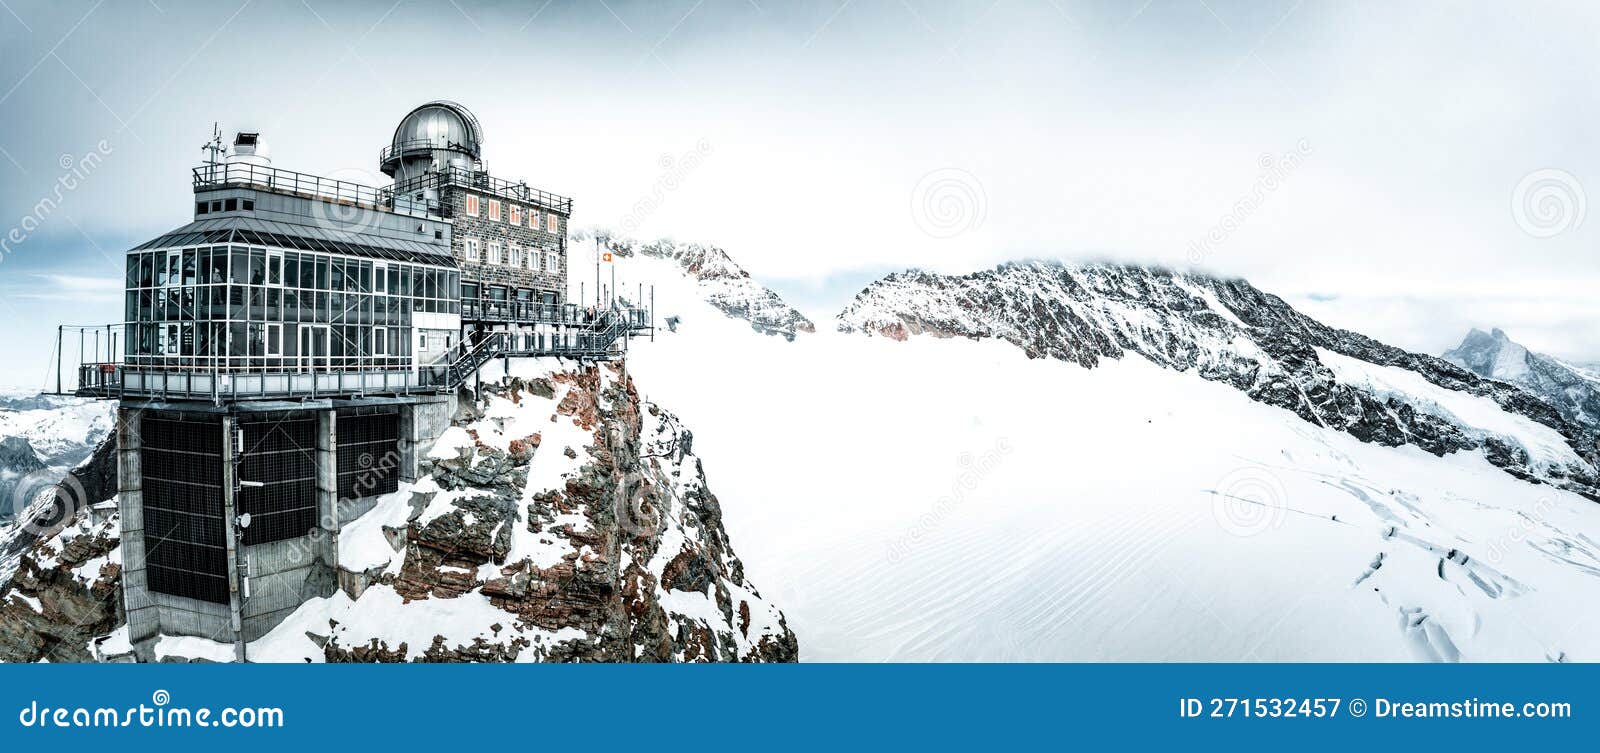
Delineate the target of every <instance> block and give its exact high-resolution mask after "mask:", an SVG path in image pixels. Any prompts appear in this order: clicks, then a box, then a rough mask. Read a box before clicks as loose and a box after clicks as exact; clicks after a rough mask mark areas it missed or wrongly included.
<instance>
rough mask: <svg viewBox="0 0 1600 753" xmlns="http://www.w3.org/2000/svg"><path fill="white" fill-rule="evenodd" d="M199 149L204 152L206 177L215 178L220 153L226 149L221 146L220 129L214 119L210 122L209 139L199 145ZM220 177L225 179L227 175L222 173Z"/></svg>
mask: <svg viewBox="0 0 1600 753" xmlns="http://www.w3.org/2000/svg"><path fill="white" fill-rule="evenodd" d="M200 151H202V152H205V153H206V168H207V169H206V173H207V176H206V177H207V178H209V179H211V180H215V179H216V178H217V168H219V167H221V166H222V153H223V152H224V151H227V150H226V149H224V148H223V146H222V129H221V128H220V124H219V123H217V122H216V121H212V122H211V140H210V141H207V142H206V143H205V144H203V145H201V147H200ZM222 177H223V178H224V179H226V178H227V175H226V174H224V175H223V176H222Z"/></svg>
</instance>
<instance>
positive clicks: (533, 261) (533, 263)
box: [528, 249, 539, 272]
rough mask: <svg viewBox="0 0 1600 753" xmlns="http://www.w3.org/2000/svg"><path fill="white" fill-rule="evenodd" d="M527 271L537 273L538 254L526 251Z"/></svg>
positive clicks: (530, 250)
mask: <svg viewBox="0 0 1600 753" xmlns="http://www.w3.org/2000/svg"><path fill="white" fill-rule="evenodd" d="M528 269H531V270H533V271H535V272H537V271H539V252H538V251H534V250H533V249H528Z"/></svg>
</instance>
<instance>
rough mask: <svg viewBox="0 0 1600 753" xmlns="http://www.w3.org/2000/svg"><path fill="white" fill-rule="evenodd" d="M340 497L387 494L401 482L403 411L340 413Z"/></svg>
mask: <svg viewBox="0 0 1600 753" xmlns="http://www.w3.org/2000/svg"><path fill="white" fill-rule="evenodd" d="M338 431H339V439H338V447H339V452H338V456H339V458H338V462H339V498H340V499H353V498H356V497H370V496H373V495H375V494H388V493H390V492H392V491H394V490H396V489H398V488H399V486H400V415H399V414H398V413H371V414H364V415H346V414H344V413H340V414H339V421H338Z"/></svg>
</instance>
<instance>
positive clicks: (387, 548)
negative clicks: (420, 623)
mask: <svg viewBox="0 0 1600 753" xmlns="http://www.w3.org/2000/svg"><path fill="white" fill-rule="evenodd" d="M437 489H438V485H437V484H436V483H434V481H433V478H432V477H431V476H430V477H427V478H424V479H422V480H421V481H418V482H417V483H415V484H412V483H402V484H400V486H399V488H397V489H396V490H395V491H394V492H392V493H389V494H385V495H383V496H381V497H379V498H378V501H377V503H375V504H374V505H373V507H372V509H371V510H368V511H367V512H366V513H364V514H362V515H361V516H360V517H358V518H356V519H355V520H352V521H350V522H349V523H348V524H346V525H345V526H344V527H343V528H342V529H341V530H340V531H339V566H340V567H342V568H344V569H345V570H349V571H350V572H355V573H359V572H365V571H367V570H371V569H374V568H379V567H384V566H386V565H388V564H389V562H390V560H393V559H394V558H395V555H396V554H397V552H396V551H395V548H394V546H393V545H392V544H390V543H389V537H388V536H387V535H386V534H385V533H384V531H383V529H384V528H385V527H389V528H404V527H405V525H406V520H407V518H408V517H409V516H410V514H411V495H412V493H413V492H430V491H435V490H437Z"/></svg>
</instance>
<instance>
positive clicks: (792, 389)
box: [618, 259, 1600, 661]
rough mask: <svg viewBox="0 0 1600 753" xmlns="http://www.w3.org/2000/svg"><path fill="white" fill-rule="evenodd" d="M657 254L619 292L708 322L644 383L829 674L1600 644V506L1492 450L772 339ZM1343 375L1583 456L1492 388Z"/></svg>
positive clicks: (690, 606) (1487, 653) (1119, 365)
mask: <svg viewBox="0 0 1600 753" xmlns="http://www.w3.org/2000/svg"><path fill="white" fill-rule="evenodd" d="M654 262H656V260H650V259H626V260H622V261H620V262H619V264H623V265H625V266H623V267H621V268H619V271H618V274H619V278H620V277H622V276H623V275H624V274H626V276H627V279H629V280H630V281H632V280H644V281H646V282H651V281H653V282H655V283H656V300H657V320H658V321H661V320H662V319H664V318H665V317H667V316H672V315H678V316H680V317H681V319H682V323H681V324H680V326H679V327H678V332H677V333H675V334H668V333H666V332H665V330H663V331H662V333H660V334H658V336H657V339H656V342H654V343H651V342H648V341H647V340H635V341H634V343H633V352H632V354H631V356H630V359H629V369H630V371H631V372H632V373H633V376H634V378H635V380H636V382H637V384H638V385H639V388H640V390H641V391H642V392H643V393H644V397H646V398H647V399H650V400H653V401H656V402H659V403H661V404H662V405H665V406H668V407H670V408H671V409H672V410H673V411H674V412H675V413H677V414H678V415H679V416H680V417H681V418H682V419H683V421H684V423H685V424H686V425H687V426H689V427H692V428H693V430H694V434H695V445H694V447H695V451H696V454H698V455H699V456H700V457H701V458H703V459H704V466H705V471H706V474H707V476H708V478H709V482H710V486H711V488H712V489H713V490H714V491H715V492H716V493H717V495H718V498H719V499H720V500H721V503H722V508H723V514H724V523H725V525H726V527H727V530H728V534H729V537H730V539H731V541H732V542H733V545H734V547H735V549H736V550H737V551H738V552H739V554H740V556H741V560H742V561H743V563H744V565H745V570H746V572H747V574H748V575H749V577H750V578H751V580H752V581H753V582H755V583H758V584H760V585H761V589H762V594H763V596H765V597H766V598H768V599H770V600H771V601H772V602H773V603H774V604H776V605H777V606H778V607H779V608H781V609H783V611H784V613H785V614H786V615H787V617H788V622H789V625H790V627H792V628H793V629H794V630H795V632H796V634H797V635H798V637H799V640H800V647H801V656H802V658H803V659H805V660H812V661H837V660H861V661H879V660H895V661H930V660H1007V659H1013V660H1139V661H1162V660H1188V661H1193V660H1338V661H1353V660H1369V661H1370V660H1377V661H1388V660H1435V659H1462V660H1528V661H1543V660H1546V659H1556V658H1565V659H1570V660H1590V661H1593V660H1600V633H1597V632H1596V631H1594V630H1591V629H1587V628H1586V626H1592V625H1594V624H1596V623H1597V621H1600V543H1596V542H1597V541H1600V505H1596V504H1594V503H1592V502H1589V501H1588V500H1585V499H1582V498H1579V497H1577V496H1575V495H1572V494H1569V493H1566V492H1561V491H1558V490H1555V489H1553V488H1551V487H1549V486H1539V485H1532V484H1528V483H1524V482H1522V481H1519V480H1517V479H1516V478H1514V477H1512V476H1510V475H1509V474H1507V473H1505V472H1504V471H1502V470H1500V469H1498V468H1495V467H1494V466H1492V465H1490V464H1489V463H1488V462H1487V461H1486V460H1485V459H1484V458H1483V457H1482V455H1481V454H1480V453H1455V454H1452V455H1449V456H1446V457H1443V458H1439V457H1434V456H1432V455H1429V454H1427V453H1425V452H1423V451H1421V450H1418V449H1416V448H1414V447H1409V446H1408V447H1400V448H1389V447H1382V446H1378V445H1372V444H1366V443H1362V442H1360V441H1359V440H1357V439H1355V438H1354V437H1351V436H1349V435H1347V434H1343V433H1339V432H1333V431H1328V430H1325V429H1322V428H1319V427H1316V426H1313V425H1311V424H1309V423H1306V422H1304V421H1302V420H1300V419H1299V418H1297V417H1296V416H1294V415H1293V414H1292V413H1290V412H1288V411H1285V410H1282V409H1279V408H1275V407H1271V406H1267V405H1263V404H1261V403H1257V402H1254V401H1252V400H1250V399H1249V398H1248V397H1247V396H1246V395H1244V394H1242V393H1241V392H1239V391H1238V390H1236V389H1234V388H1232V387H1230V386H1227V385H1225V384H1222V383H1217V382H1209V381H1206V380H1204V379H1202V378H1200V377H1199V376H1198V375H1196V374H1193V373H1178V372H1174V371H1171V370H1168V369H1163V368H1159V367H1157V366H1155V365H1153V364H1151V363H1149V362H1147V361H1145V360H1143V359H1141V358H1139V357H1137V356H1131V355H1130V356H1128V357H1126V358H1123V359H1121V360H1109V359H1108V360H1105V361H1103V362H1102V364H1101V365H1100V366H1099V367H1097V368H1094V369H1083V368H1079V367H1078V366H1075V365H1072V364H1067V363H1063V362H1059V361H1053V360H1045V359H1040V360H1029V359H1027V358H1026V357H1025V356H1024V355H1023V354H1022V353H1021V352H1020V351H1019V350H1018V349H1017V348H1015V347H1013V346H1011V345H1009V344H1006V343H1003V342H999V341H996V340H982V341H968V340H942V339H937V338H932V337H913V338H911V340H909V341H907V342H903V343H901V342H893V341H890V340H888V339H886V338H868V337H863V336H860V335H848V334H839V333H834V332H826V331H819V333H818V334H817V335H816V336H814V337H812V336H808V337H804V338H799V339H797V340H796V341H794V342H784V341H782V340H780V339H777V338H766V337H761V336H759V335H755V334H753V333H751V332H750V331H749V328H748V326H747V325H744V324H743V323H741V322H739V321H737V320H732V319H729V318H728V317H726V316H724V315H723V314H722V313H721V312H720V311H718V310H716V309H715V308H713V307H712V306H710V305H709V304H707V303H706V302H705V301H704V299H703V297H702V296H701V293H700V291H699V290H698V289H697V288H696V286H695V285H693V284H691V283H689V282H687V281H685V280H684V279H683V278H682V276H681V274H679V273H678V272H677V271H676V270H675V269H671V268H666V267H660V268H652V267H651V264H652V263H654ZM1215 307H1216V306H1215V305H1214V308H1215ZM1218 311H1219V314H1221V313H1222V311H1223V309H1220V308H1219V309H1218ZM953 313H956V314H959V312H953ZM1130 321H1131V320H1130ZM819 329H827V328H826V327H824V328H819ZM1330 361H1333V362H1334V364H1336V366H1335V365H1334V364H1330V368H1335V371H1336V373H1337V374H1338V375H1339V378H1340V379H1341V380H1363V381H1364V382H1366V383H1368V384H1371V385H1374V386H1375V387H1377V388H1381V389H1384V390H1388V391H1389V394H1392V395H1394V396H1396V397H1397V398H1399V399H1405V400H1408V401H1412V402H1413V404H1414V405H1418V406H1426V407H1427V408H1428V409H1429V410H1436V411H1445V412H1448V413H1449V414H1450V415H1452V416H1454V417H1455V418H1456V419H1457V420H1460V421H1463V422H1466V423H1467V424H1468V425H1469V426H1475V427H1477V428H1478V429H1480V430H1482V431H1484V432H1485V433H1492V434H1495V435H1499V436H1505V437H1509V438H1512V439H1514V440H1516V441H1517V442H1518V443H1520V444H1522V445H1523V446H1525V447H1529V448H1530V449H1529V451H1530V453H1534V454H1535V457H1542V458H1543V459H1545V460H1547V461H1555V460H1558V459H1560V458H1563V457H1566V454H1567V453H1569V452H1570V450H1568V449H1565V445H1564V443H1562V442H1559V441H1556V440H1555V439H1553V434H1552V433H1547V432H1546V431H1545V430H1544V429H1543V427H1539V426H1537V425H1529V423H1524V422H1521V421H1518V420H1517V419H1516V417H1514V416H1509V415H1508V414H1506V413H1504V411H1501V410H1500V409H1499V408H1498V406H1495V405H1494V404H1493V403H1492V402H1490V401H1487V400H1483V399H1481V398H1475V397H1472V396H1469V395H1463V394H1460V393H1451V392H1449V391H1438V390H1436V389H1435V390H1430V389H1428V387H1429V386H1431V385H1427V386H1425V385H1424V384H1419V383H1418V382H1419V380H1420V377H1417V378H1416V379H1412V378H1411V377H1414V376H1415V375H1412V374H1410V372H1405V371H1403V370H1398V369H1393V370H1391V369H1386V368H1382V367H1375V366H1373V365H1371V364H1363V363H1361V362H1356V363H1351V362H1349V360H1346V361H1339V360H1338V359H1337V358H1328V359H1325V360H1324V363H1329V362H1330ZM1395 372H1399V373H1395ZM1440 392H1443V393H1447V394H1440ZM1452 550H1455V551H1456V555H1454V556H1451V551H1452ZM1375 562H1376V563H1378V566H1377V567H1375V568H1374V567H1373V565H1374V563H1375ZM652 564H654V563H652ZM670 608H671V609H674V610H678V611H682V612H685V613H688V612H693V611H695V610H698V609H700V608H702V607H701V605H699V604H696V603H692V600H691V599H683V600H681V601H680V600H678V599H677V598H676V597H674V598H673V600H672V602H671V606H670ZM756 619H759V618H756Z"/></svg>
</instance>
